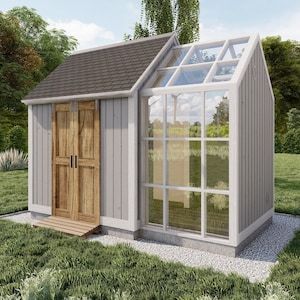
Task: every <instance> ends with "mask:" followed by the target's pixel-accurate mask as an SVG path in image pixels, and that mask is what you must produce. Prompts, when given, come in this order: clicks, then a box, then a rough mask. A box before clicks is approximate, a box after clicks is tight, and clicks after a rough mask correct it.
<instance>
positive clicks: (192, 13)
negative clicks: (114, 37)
mask: <svg viewBox="0 0 300 300" xmlns="http://www.w3.org/2000/svg"><path fill="white" fill-rule="evenodd" d="M199 8H200V5H199V0H142V14H141V21H140V22H137V23H136V24H135V28H134V33H133V36H131V35H125V39H131V38H133V39H137V38H141V37H147V36H151V35H156V34H163V33H167V32H172V31H174V30H176V31H177V32H178V38H179V41H180V43H182V44H186V43H190V42H194V41H196V40H198V39H199Z"/></svg>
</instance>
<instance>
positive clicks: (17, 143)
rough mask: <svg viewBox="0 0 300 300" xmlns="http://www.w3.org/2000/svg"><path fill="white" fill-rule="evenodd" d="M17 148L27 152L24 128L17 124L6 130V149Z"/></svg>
mask: <svg viewBox="0 0 300 300" xmlns="http://www.w3.org/2000/svg"><path fill="white" fill-rule="evenodd" d="M10 148H13V149H17V150H20V151H23V152H27V145H26V132H25V130H24V128H22V127H21V126H19V125H17V126H14V127H13V128H11V129H10V130H9V131H8V135H7V149H10Z"/></svg>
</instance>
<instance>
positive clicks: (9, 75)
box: [0, 7, 77, 111]
mask: <svg viewBox="0 0 300 300" xmlns="http://www.w3.org/2000/svg"><path fill="white" fill-rule="evenodd" d="M76 45H77V42H76V40H75V39H74V38H73V37H69V36H67V35H65V33H64V32H63V31H60V30H55V29H53V30H49V29H48V24H47V22H46V21H44V20H43V19H42V18H41V17H40V16H39V15H38V14H37V12H36V11H35V10H34V9H29V8H27V7H16V8H13V9H12V10H10V11H8V12H6V13H0V109H8V110H10V111H19V110H22V109H23V110H24V105H23V104H22V103H20V100H21V99H22V98H23V97H24V96H25V95H26V94H27V93H28V92H29V91H30V90H31V89H32V88H33V87H34V86H35V85H36V84H37V83H38V82H40V81H41V80H42V79H43V78H45V77H46V76H47V75H48V74H49V73H50V72H51V71H53V70H54V69H55V68H56V67H57V66H58V65H59V64H60V63H62V61H63V60H64V58H65V57H66V56H67V55H68V54H69V53H70V52H71V51H73V50H74V49H75V47H76Z"/></svg>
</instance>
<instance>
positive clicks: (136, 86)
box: [130, 33, 178, 94]
mask: <svg viewBox="0 0 300 300" xmlns="http://www.w3.org/2000/svg"><path fill="white" fill-rule="evenodd" d="M177 42H178V40H177V38H176V33H173V34H172V35H170V39H169V40H168V41H167V42H166V43H165V45H164V46H163V47H162V48H161V50H160V51H159V52H158V54H157V55H156V57H155V58H154V59H153V60H152V62H151V63H150V65H149V66H148V67H147V69H146V70H145V71H144V72H143V74H142V75H141V76H140V77H139V79H138V80H137V81H136V83H135V84H134V85H133V87H132V88H131V89H130V94H133V93H134V92H135V91H136V90H137V89H139V88H140V87H141V85H142V84H143V82H144V81H145V80H146V79H148V77H150V75H151V73H153V72H154V71H156V68H157V65H158V64H159V62H160V60H161V57H162V56H163V55H164V54H165V53H167V52H168V51H169V50H171V49H172V48H171V45H172V43H177Z"/></svg>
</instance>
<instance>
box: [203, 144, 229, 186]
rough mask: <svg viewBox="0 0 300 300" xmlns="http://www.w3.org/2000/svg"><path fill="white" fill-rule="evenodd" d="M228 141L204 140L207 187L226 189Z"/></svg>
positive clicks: (227, 183) (227, 182) (227, 179)
mask: <svg viewBox="0 0 300 300" xmlns="http://www.w3.org/2000/svg"><path fill="white" fill-rule="evenodd" d="M228 157H229V149H228V142H211V141H209V142H206V162H207V168H206V169H207V188H212V189H220V190H228V187H229V159H228Z"/></svg>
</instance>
